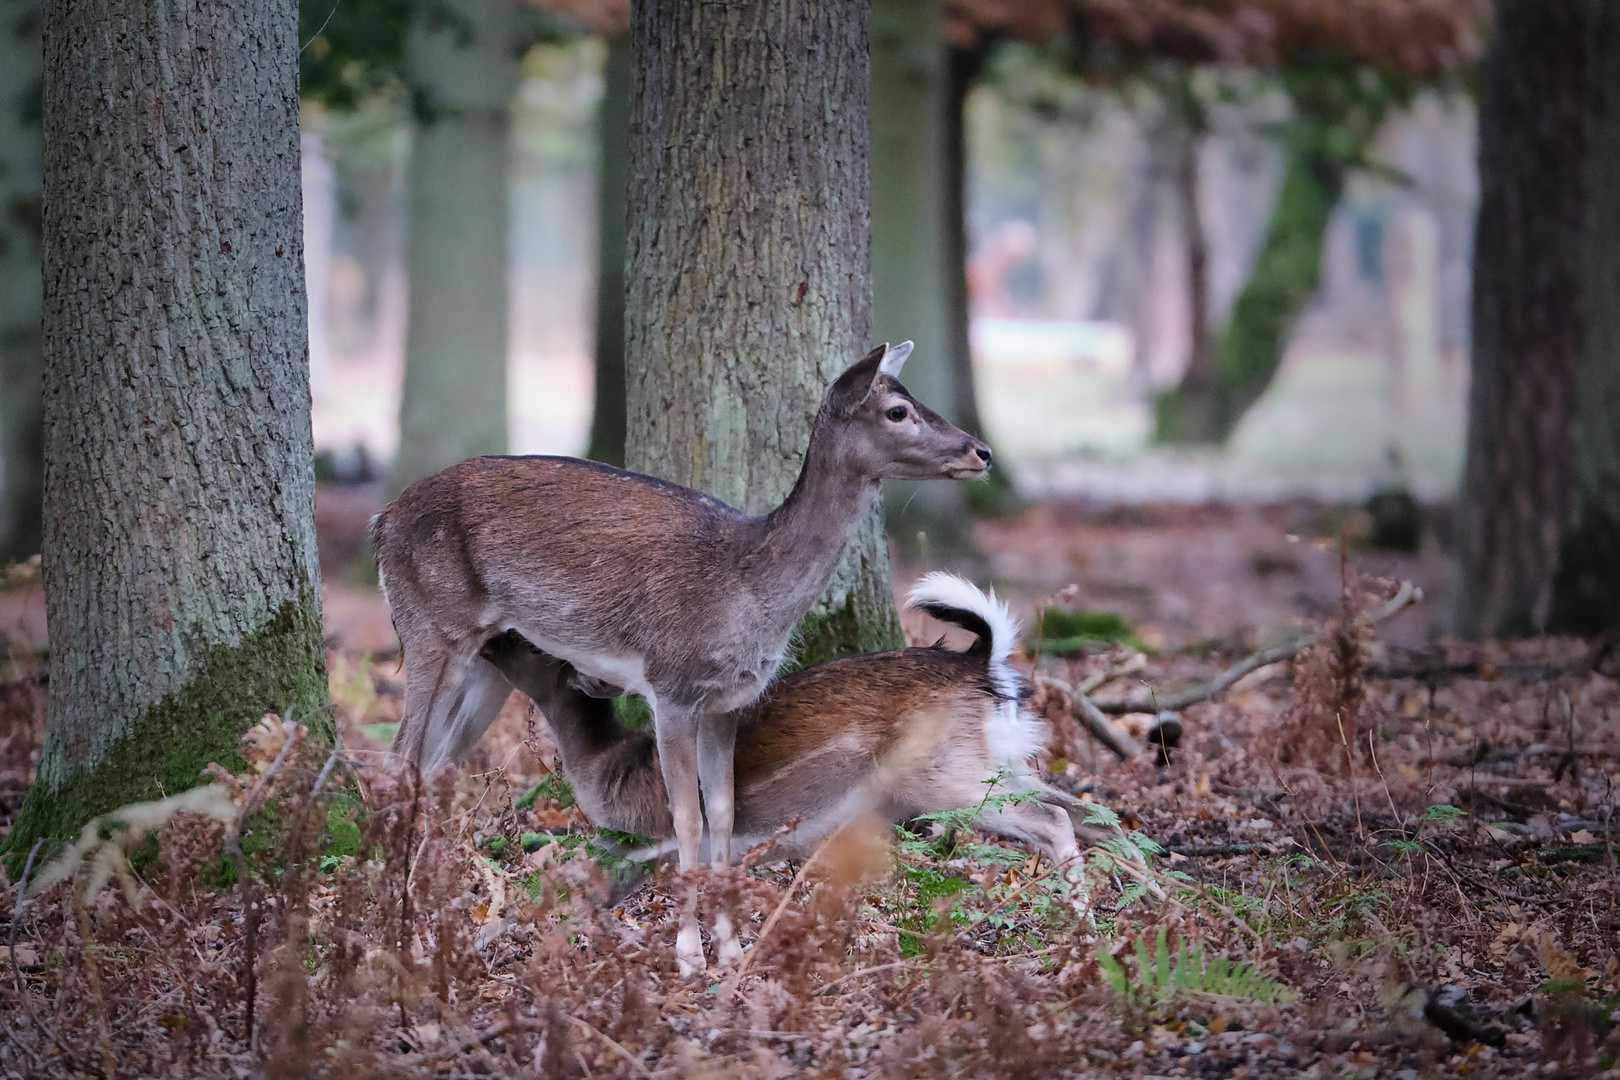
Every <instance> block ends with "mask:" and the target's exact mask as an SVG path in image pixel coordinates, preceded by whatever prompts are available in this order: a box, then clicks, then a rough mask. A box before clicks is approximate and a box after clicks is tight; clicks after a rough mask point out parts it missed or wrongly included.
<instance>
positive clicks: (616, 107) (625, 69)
mask: <svg viewBox="0 0 1620 1080" xmlns="http://www.w3.org/2000/svg"><path fill="white" fill-rule="evenodd" d="M603 77H604V83H605V85H604V87H603V90H602V112H601V117H600V128H599V130H600V132H601V148H602V160H601V163H600V165H599V166H598V169H599V171H598V173H597V185H596V189H597V199H596V212H597V223H596V237H597V240H596V391H595V404H594V407H593V408H592V410H591V439H590V446H589V448H588V449H587V450H586V451H585V456H586V457H588V458H591V459H592V460H593V461H604V462H606V463H607V464H609V465H621V466H622V465H623V464H624V213H625V206H624V198H625V186H626V185H627V184H628V183H629V165H630V35H629V34H617V35H615V36H614V37H611V38H609V39H608V49H607V64H606V65H605V68H604V70H603Z"/></svg>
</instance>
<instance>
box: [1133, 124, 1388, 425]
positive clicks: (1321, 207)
mask: <svg viewBox="0 0 1620 1080" xmlns="http://www.w3.org/2000/svg"><path fill="white" fill-rule="evenodd" d="M1322 141H1323V137H1322V133H1321V132H1320V131H1319V130H1317V129H1316V128H1315V127H1314V126H1310V125H1305V126H1302V129H1301V130H1300V131H1297V132H1296V133H1295V134H1294V136H1293V137H1292V138H1290V140H1289V145H1288V156H1287V162H1286V165H1285V168H1284V173H1283V183H1282V190H1281V191H1280V192H1279V193H1278V195H1277V209H1276V212H1275V213H1274V214H1273V216H1272V219H1271V225H1270V227H1269V228H1268V229H1267V230H1266V240H1265V245H1264V246H1263V247H1262V248H1261V251H1260V254H1259V256H1258V258H1257V259H1256V260H1255V264H1254V271H1253V273H1252V274H1251V275H1250V277H1249V281H1248V283H1247V284H1246V285H1245V286H1244V288H1243V293H1242V295H1240V296H1239V297H1238V300H1237V303H1236V305H1235V306H1234V307H1233V309H1232V318H1231V321H1230V322H1229V323H1228V324H1227V327H1226V332H1225V334H1224V335H1222V338H1221V342H1220V346H1219V350H1218V352H1217V353H1216V360H1215V368H1216V371H1215V375H1216V378H1215V383H1214V384H1213V385H1207V384H1206V385H1202V386H1191V385H1184V386H1181V387H1178V388H1176V389H1175V390H1171V391H1168V392H1167V393H1165V394H1163V395H1161V396H1160V398H1159V400H1158V403H1157V404H1158V407H1157V416H1156V418H1155V419H1156V424H1155V428H1156V438H1157V439H1158V440H1159V441H1160V442H1165V443H1181V444H1219V443H1224V442H1225V441H1226V440H1227V439H1228V438H1230V437H1231V435H1232V432H1233V431H1234V430H1235V429H1236V428H1237V425H1238V421H1239V420H1241V419H1243V414H1244V413H1245V412H1247V411H1248V409H1249V406H1251V405H1253V404H1254V403H1255V402H1256V401H1257V400H1259V398H1260V395H1261V394H1262V393H1264V392H1265V389H1266V387H1267V386H1269V385H1270V384H1271V379H1272V377H1273V376H1274V375H1275V374H1276V373H1277V369H1278V367H1279V366H1281V364H1282V358H1283V352H1284V350H1285V349H1287V347H1288V339H1289V337H1290V335H1291V334H1292V333H1293V329H1294V323H1295V322H1296V321H1297V320H1298V318H1299V314H1300V312H1301V311H1303V310H1304V309H1305V305H1306V304H1308V303H1309V302H1310V299H1311V297H1312V296H1313V295H1315V293H1316V286H1317V283H1318V281H1319V280H1320V278H1321V267H1322V241H1323V239H1324V237H1325V236H1326V235H1327V227H1328V221H1329V219H1330V218H1331V216H1332V214H1333V208H1334V206H1335V205H1336V204H1337V203H1338V201H1339V193H1340V191H1342V190H1343V187H1344V173H1345V162H1346V160H1348V159H1349V158H1350V157H1352V154H1349V153H1346V152H1345V151H1343V150H1342V149H1339V150H1338V151H1337V152H1336V153H1332V152H1328V151H1326V150H1325V149H1324V148H1323V147H1322V146H1320V145H1318V143H1320V142H1322ZM1357 152H1359V149H1358V151H1357Z"/></svg>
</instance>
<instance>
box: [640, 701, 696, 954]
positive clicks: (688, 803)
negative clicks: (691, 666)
mask: <svg viewBox="0 0 1620 1080" xmlns="http://www.w3.org/2000/svg"><path fill="white" fill-rule="evenodd" d="M652 706H653V730H654V732H655V733H656V734H657V737H658V762H659V766H660V768H661V769H662V771H663V774H664V790H666V791H667V792H668V793H669V811H670V816H671V817H672V818H673V819H674V823H675V846H676V849H677V850H678V851H679V852H680V859H681V861H680V869H681V872H682V873H683V874H684V873H686V872H687V871H690V870H692V869H694V868H695V867H696V866H697V863H698V853H699V851H700V849H701V848H702V845H703V802H702V797H701V795H700V794H699V788H698V723H699V714H698V713H697V711H696V710H690V709H679V708H673V707H670V706H663V705H661V703H659V702H656V701H654V702H653V703H652ZM675 962H676V965H677V966H678V967H679V969H680V973H681V977H682V978H691V977H692V976H694V975H698V974H701V973H702V971H703V969H704V966H705V964H704V960H703V935H702V934H701V932H700V931H699V930H698V921H697V912H696V911H695V910H694V908H692V907H691V906H688V907H687V908H686V909H685V911H684V912H683V914H682V915H681V925H680V930H679V931H678V932H677V933H676V935H675Z"/></svg>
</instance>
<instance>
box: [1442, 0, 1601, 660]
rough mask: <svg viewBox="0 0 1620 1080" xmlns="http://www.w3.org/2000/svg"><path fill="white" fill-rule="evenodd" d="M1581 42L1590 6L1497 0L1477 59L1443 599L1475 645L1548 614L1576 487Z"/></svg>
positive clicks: (1532, 626)
mask: <svg viewBox="0 0 1620 1080" xmlns="http://www.w3.org/2000/svg"><path fill="white" fill-rule="evenodd" d="M1585 30H1586V4H1585V0H1499V2H1498V3H1497V4H1496V18H1495V27H1494V32H1493V34H1492V37H1491V45H1490V49H1489V51H1488V52H1487V54H1486V57H1485V62H1484V68H1483V80H1482V82H1483V88H1482V92H1481V95H1480V106H1479V177H1480V202H1479V223H1478V226H1477V228H1476V229H1475V233H1474V237H1475V239H1474V301H1473V320H1474V343H1473V383H1472V387H1471V390H1470V396H1469V417H1468V452H1467V459H1466V464H1465V466H1464V473H1463V485H1462V491H1461V493H1460V495H1459V497H1458V503H1457V513H1456V538H1457V540H1456V564H1455V575H1454V594H1453V597H1452V600H1453V609H1452V614H1453V620H1454V627H1455V629H1456V631H1457V632H1458V633H1460V634H1462V635H1465V636H1470V637H1496V636H1503V635H1509V634H1524V633H1529V632H1532V631H1539V630H1541V629H1542V628H1543V627H1545V625H1546V623H1547V619H1548V616H1549V614H1550V609H1551V603H1552V594H1553V581H1554V576H1555V574H1556V571H1557V565H1558V552H1559V547H1560V545H1561V543H1562V539H1563V531H1564V525H1565V522H1566V515H1567V514H1568V512H1569V506H1570V491H1571V487H1572V483H1573V478H1574V438H1573V421H1574V419H1575V415H1576V405H1575V397H1576V372H1577V368H1578V362H1579V357H1580V316H1581V311H1580V285H1581V258H1580V252H1581V233H1580V231H1581V228H1582V175H1581V168H1580V166H1579V162H1581V161H1582V153H1583V145H1584V138H1583V136H1584V110H1585V106H1586V79H1585V68H1586V65H1585V62H1584V55H1585V48H1586V33H1585ZM1609 299H1610V298H1608V297H1594V300H1602V301H1603V302H1608V300H1609ZM1611 558H1612V553H1611Z"/></svg>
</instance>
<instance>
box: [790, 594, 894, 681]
mask: <svg viewBox="0 0 1620 1080" xmlns="http://www.w3.org/2000/svg"><path fill="white" fill-rule="evenodd" d="M904 647H905V636H904V635H903V634H902V633H901V632H900V617H899V616H898V615H896V614H895V611H894V605H893V603H892V602H890V603H887V604H885V605H876V604H874V605H871V606H870V607H869V608H866V609H862V608H860V607H858V606H857V604H856V597H855V595H854V594H853V593H851V594H850V595H849V597H848V598H846V599H845V601H844V606H843V607H840V608H832V609H829V610H824V611H812V612H811V613H810V614H809V615H806V616H805V617H804V619H803V621H801V622H800V623H799V628H798V630H797V631H796V632H795V634H794V648H793V651H792V653H791V655H790V657H789V659H788V661H787V662H786V663H784V664H783V665H782V670H781V672H780V674H782V675H788V674H791V673H792V672H795V671H798V670H799V669H801V668H807V667H810V666H811V665H812V664H820V663H823V662H824V661H827V660H836V659H837V658H838V657H840V656H854V655H856V654H857V653H870V652H883V651H885V650H887V649H900V648H904Z"/></svg>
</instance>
